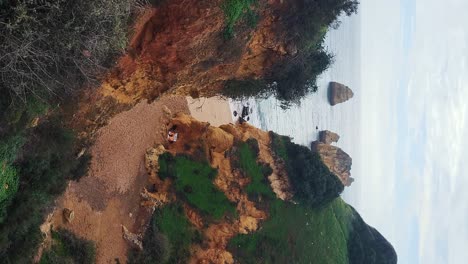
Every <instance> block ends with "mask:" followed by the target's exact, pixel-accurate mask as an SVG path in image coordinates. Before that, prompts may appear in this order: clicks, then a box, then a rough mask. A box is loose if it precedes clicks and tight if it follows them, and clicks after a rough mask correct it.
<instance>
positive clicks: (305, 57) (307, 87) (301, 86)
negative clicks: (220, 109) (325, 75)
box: [222, 0, 359, 108]
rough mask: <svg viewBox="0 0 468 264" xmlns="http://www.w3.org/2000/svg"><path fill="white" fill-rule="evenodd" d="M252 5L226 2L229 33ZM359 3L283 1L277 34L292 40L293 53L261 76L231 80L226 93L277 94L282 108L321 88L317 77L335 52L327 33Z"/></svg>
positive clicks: (237, 95)
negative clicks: (331, 50) (327, 42)
mask: <svg viewBox="0 0 468 264" xmlns="http://www.w3.org/2000/svg"><path fill="white" fill-rule="evenodd" d="M228 3H229V5H228ZM234 3H235V4H234ZM250 4H251V3H250V1H226V2H225V6H229V7H230V9H228V10H230V12H226V11H225V13H226V17H227V18H226V24H227V32H230V31H229V29H232V27H230V25H233V23H232V22H231V21H237V20H238V19H239V17H240V15H241V14H249V12H251V11H249V10H251V9H250V8H249V6H250ZM358 4H359V3H358V1H356V0H292V1H286V2H285V3H284V4H283V5H285V8H283V9H282V10H281V20H280V21H279V22H277V23H275V24H274V25H273V26H275V27H276V28H274V31H275V32H276V33H277V34H278V36H276V37H277V38H278V39H281V41H282V42H284V43H288V47H287V48H288V52H289V53H290V54H289V55H285V56H282V58H279V59H278V62H277V63H276V64H275V65H273V67H272V68H271V69H267V72H265V73H264V76H261V78H260V79H233V80H228V81H227V82H226V83H225V85H224V89H223V90H222V93H223V95H225V96H228V97H231V98H235V99H238V98H242V97H246V96H261V97H266V96H270V95H274V96H275V97H276V98H277V99H279V100H280V101H281V102H282V107H284V108H287V107H289V106H290V105H291V104H292V103H299V101H300V99H302V98H303V97H304V96H306V95H307V94H309V93H311V92H315V91H317V89H318V87H317V84H316V82H317V77H318V76H319V75H320V74H321V73H322V72H324V71H325V70H327V69H328V68H329V66H330V64H331V63H332V62H333V55H332V54H330V53H329V52H328V51H327V50H326V48H325V47H324V39H325V35H326V33H327V31H328V29H329V28H337V27H338V26H339V24H340V22H339V21H338V17H339V16H340V15H341V14H346V15H348V16H350V15H352V14H354V13H356V12H357V8H358ZM286 5H287V6H286ZM226 9H227V8H226V7H224V10H226ZM240 10H241V11H240ZM231 34H232V33H231Z"/></svg>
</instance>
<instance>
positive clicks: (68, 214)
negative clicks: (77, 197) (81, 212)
mask: <svg viewBox="0 0 468 264" xmlns="http://www.w3.org/2000/svg"><path fill="white" fill-rule="evenodd" d="M63 218H64V219H65V221H66V222H67V223H71V222H73V219H75V212H74V211H73V210H70V209H68V208H64V209H63Z"/></svg>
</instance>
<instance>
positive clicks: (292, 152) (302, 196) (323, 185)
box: [270, 132, 344, 208]
mask: <svg viewBox="0 0 468 264" xmlns="http://www.w3.org/2000/svg"><path fill="white" fill-rule="evenodd" d="M270 136H271V137H272V140H271V142H272V146H271V148H272V150H273V151H274V152H275V154H276V156H277V157H280V158H281V157H282V156H284V155H287V158H286V159H285V160H284V162H285V164H286V171H287V173H288V177H289V180H290V182H291V185H292V187H293V189H294V197H295V198H296V199H298V200H299V202H301V203H302V204H304V205H306V206H310V207H312V208H317V207H321V206H324V205H326V204H327V203H329V202H331V201H332V200H333V199H335V198H336V197H338V196H339V195H340V193H341V192H343V190H344V186H343V184H342V183H341V181H340V180H339V179H338V177H336V176H335V175H334V174H333V173H331V172H330V170H329V169H328V168H327V166H325V164H323V162H322V160H321V158H320V156H319V154H318V153H312V152H311V150H310V149H308V148H307V147H304V146H300V145H297V144H294V143H292V142H291V140H290V138H288V137H284V136H279V135H276V134H275V133H273V132H271V133H270Z"/></svg>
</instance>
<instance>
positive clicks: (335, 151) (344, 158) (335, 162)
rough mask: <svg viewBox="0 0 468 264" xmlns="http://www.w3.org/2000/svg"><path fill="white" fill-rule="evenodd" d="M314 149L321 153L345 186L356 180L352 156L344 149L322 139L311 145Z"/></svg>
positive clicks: (323, 159) (325, 162)
mask: <svg viewBox="0 0 468 264" xmlns="http://www.w3.org/2000/svg"><path fill="white" fill-rule="evenodd" d="M311 149H312V151H316V152H318V153H319V155H320V157H321V158H322V161H323V163H324V164H325V165H326V166H327V167H328V169H329V170H330V171H331V172H332V173H333V174H335V175H336V177H338V178H339V179H340V181H341V182H342V183H343V185H344V186H350V185H351V183H352V182H353V181H354V179H352V178H351V177H350V176H351V165H352V159H351V157H350V156H349V155H348V154H347V153H346V152H344V151H343V150H342V149H340V148H339V147H336V146H332V145H330V144H326V143H323V142H321V141H314V142H312V145H311Z"/></svg>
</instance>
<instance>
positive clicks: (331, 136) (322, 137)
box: [319, 130, 340, 145]
mask: <svg viewBox="0 0 468 264" xmlns="http://www.w3.org/2000/svg"><path fill="white" fill-rule="evenodd" d="M338 140H340V136H339V135H338V134H336V133H333V132H331V131H328V130H323V131H320V133H319V141H320V142H322V143H324V144H327V145H330V144H331V143H333V142H338Z"/></svg>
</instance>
